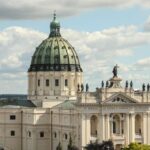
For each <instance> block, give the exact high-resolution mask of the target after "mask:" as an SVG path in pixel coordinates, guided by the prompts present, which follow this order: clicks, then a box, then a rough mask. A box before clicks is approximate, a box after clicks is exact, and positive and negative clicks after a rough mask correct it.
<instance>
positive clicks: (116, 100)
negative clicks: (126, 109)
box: [103, 93, 138, 104]
mask: <svg viewBox="0 0 150 150" xmlns="http://www.w3.org/2000/svg"><path fill="white" fill-rule="evenodd" d="M103 103H108V104H109V103H111V104H130V103H138V101H136V100H135V99H134V98H132V97H130V96H128V95H126V94H124V93H117V94H114V95H112V96H111V97H109V98H108V99H106V100H105V101H103Z"/></svg>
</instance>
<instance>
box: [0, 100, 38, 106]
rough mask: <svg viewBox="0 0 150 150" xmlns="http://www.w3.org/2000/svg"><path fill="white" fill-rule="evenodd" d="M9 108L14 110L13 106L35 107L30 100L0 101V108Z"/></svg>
mask: <svg viewBox="0 0 150 150" xmlns="http://www.w3.org/2000/svg"><path fill="white" fill-rule="evenodd" d="M7 106H8V107H9V108H11V106H12V108H14V106H18V107H36V106H35V105H34V104H33V103H32V102H31V101H30V100H17V99H3V100H0V107H7Z"/></svg>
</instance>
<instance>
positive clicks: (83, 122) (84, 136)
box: [81, 114, 90, 147]
mask: <svg viewBox="0 0 150 150" xmlns="http://www.w3.org/2000/svg"><path fill="white" fill-rule="evenodd" d="M87 132H90V130H87V123H86V115H85V114H82V119H81V133H82V134H81V139H82V142H81V145H82V147H84V146H86V144H87Z"/></svg>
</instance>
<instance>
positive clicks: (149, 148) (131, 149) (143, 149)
mask: <svg viewBox="0 0 150 150" xmlns="http://www.w3.org/2000/svg"><path fill="white" fill-rule="evenodd" d="M123 150H150V145H146V144H138V143H131V144H129V146H128V147H125V148H123Z"/></svg>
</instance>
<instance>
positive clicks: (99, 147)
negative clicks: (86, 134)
mask: <svg viewBox="0 0 150 150" xmlns="http://www.w3.org/2000/svg"><path fill="white" fill-rule="evenodd" d="M85 149H86V150H114V146H113V143H112V141H110V140H109V141H103V142H102V143H98V142H97V141H96V142H94V143H92V142H91V143H90V144H87V146H85Z"/></svg>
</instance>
